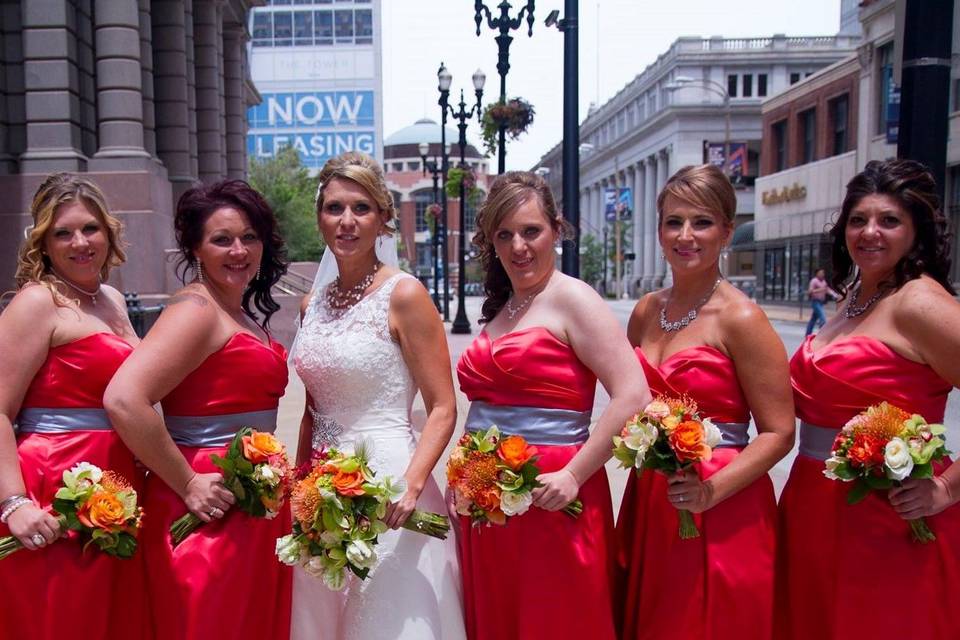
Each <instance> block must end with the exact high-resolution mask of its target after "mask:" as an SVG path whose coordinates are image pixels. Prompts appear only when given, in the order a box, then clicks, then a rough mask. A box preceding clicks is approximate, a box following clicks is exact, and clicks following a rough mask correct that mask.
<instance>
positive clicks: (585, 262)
mask: <svg viewBox="0 0 960 640" xmlns="http://www.w3.org/2000/svg"><path fill="white" fill-rule="evenodd" d="M580 277H581V278H582V279H583V281H584V282H586V283H587V284H589V285H591V286H595V285H596V284H597V283H598V282H599V281H600V279H601V278H603V245H601V244H600V242H599V241H597V239H596V238H595V237H594V236H593V235H591V234H589V233H587V234H584V235H582V236H580Z"/></svg>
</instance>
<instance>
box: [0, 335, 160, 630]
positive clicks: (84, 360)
mask: <svg viewBox="0 0 960 640" xmlns="http://www.w3.org/2000/svg"><path fill="white" fill-rule="evenodd" d="M132 351H133V347H131V346H130V345H129V344H128V343H127V342H126V341H125V340H124V339H123V338H121V337H119V336H117V335H114V334H112V333H94V334H91V335H88V336H86V337H83V338H80V339H79V340H75V341H73V342H69V343H67V344H63V345H59V346H56V347H52V348H51V349H50V351H49V353H48V355H47V358H46V360H45V361H44V362H43V364H42V365H41V366H40V369H39V370H38V371H37V373H36V375H35V376H34V378H33V380H32V382H31V383H30V386H29V387H28V388H27V392H26V394H25V395H24V398H23V402H22V403H21V406H20V412H19V415H18V416H17V430H18V433H17V457H18V458H19V461H20V470H21V472H22V473H23V482H24V485H25V487H26V493H27V495H28V496H30V497H31V498H33V499H34V500H35V501H36V502H37V503H38V504H39V505H41V506H42V507H49V506H50V504H51V503H52V502H53V497H54V494H55V493H56V491H57V489H59V488H60V487H61V486H62V482H63V472H64V471H66V470H68V469H70V468H71V467H73V466H74V465H75V464H77V463H78V462H89V463H91V464H94V465H96V466H98V467H100V468H102V469H104V470H107V469H109V470H112V471H115V472H117V473H119V474H121V475H123V476H124V477H125V478H126V479H127V480H129V481H130V484H131V485H132V486H133V488H134V489H136V490H137V493H138V494H139V495H140V498H141V501H142V499H143V473H142V471H140V470H139V469H138V468H137V467H136V465H135V464H134V458H133V454H132V453H130V450H129V449H127V447H126V446H125V445H124V444H123V442H122V441H121V440H120V437H119V436H118V435H117V434H116V432H114V431H113V428H112V427H111V426H110V422H109V419H108V418H107V415H106V413H105V412H104V411H103V392H104V390H105V389H106V387H107V384H108V383H109V382H110V379H111V378H113V374H114V373H116V371H117V369H118V368H119V367H120V365H121V364H123V361H124V360H125V359H126V358H127V356H129V355H130V353H131V352H132ZM11 366H12V365H11ZM141 504H142V502H141ZM8 534H9V530H8V528H7V526H6V525H2V524H0V536H5V535H8ZM142 545H143V540H142V538H141V539H140V549H139V550H138V551H137V553H136V554H135V555H134V556H133V557H132V558H129V559H119V558H114V557H111V556H108V555H106V554H104V553H102V552H100V551H99V550H97V549H96V548H90V549H88V550H87V551H85V552H84V551H83V541H82V540H81V539H79V538H78V537H77V534H75V533H72V532H71V533H69V534H68V535H67V536H66V539H60V540H57V541H56V542H54V543H53V544H50V545H47V546H46V547H44V548H43V549H40V550H38V551H27V550H25V549H22V550H20V551H18V552H16V553H15V554H13V555H12V556H10V557H8V558H6V559H4V560H2V561H0V593H2V594H3V595H2V596H0V597H2V599H3V605H2V607H0V609H2V611H3V614H2V617H0V638H10V639H11V640H12V639H14V638H16V639H18V640H19V639H22V638H37V639H38V640H53V639H54V638H62V637H64V636H72V637H76V638H91V639H93V638H98V639H99V638H146V637H150V635H149V634H150V619H149V612H148V611H147V609H146V603H147V599H146V584H145V573H144V569H143V566H144V564H143V561H144V554H143V548H142Z"/></svg>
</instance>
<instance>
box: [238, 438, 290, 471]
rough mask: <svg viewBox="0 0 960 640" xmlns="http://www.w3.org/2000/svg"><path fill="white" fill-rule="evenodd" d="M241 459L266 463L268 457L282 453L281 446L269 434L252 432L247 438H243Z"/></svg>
mask: <svg viewBox="0 0 960 640" xmlns="http://www.w3.org/2000/svg"><path fill="white" fill-rule="evenodd" d="M241 439H242V440H243V457H244V458H246V459H247V460H249V461H250V462H253V463H257V462H267V461H268V460H269V459H270V456H273V455H276V454H278V453H280V452H281V451H283V445H282V444H280V441H279V440H277V439H276V438H274V437H273V434H271V433H263V432H261V431H254V432H253V433H251V434H250V435H249V436H243V438H241Z"/></svg>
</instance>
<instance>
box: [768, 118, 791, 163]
mask: <svg viewBox="0 0 960 640" xmlns="http://www.w3.org/2000/svg"><path fill="white" fill-rule="evenodd" d="M770 129H771V131H772V133H773V166H774V170H775V171H783V170H784V169H786V168H787V121H786V120H781V121H780V122H774V123H773V126H772V127H770Z"/></svg>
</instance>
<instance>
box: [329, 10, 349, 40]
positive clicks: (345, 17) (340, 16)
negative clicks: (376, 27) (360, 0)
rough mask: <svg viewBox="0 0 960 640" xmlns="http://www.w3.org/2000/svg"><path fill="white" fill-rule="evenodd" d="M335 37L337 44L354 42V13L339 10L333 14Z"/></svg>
mask: <svg viewBox="0 0 960 640" xmlns="http://www.w3.org/2000/svg"><path fill="white" fill-rule="evenodd" d="M333 25H334V30H333V32H334V35H335V36H336V38H337V44H342V43H351V42H353V11H351V10H350V9H337V10H336V11H334V12H333Z"/></svg>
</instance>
